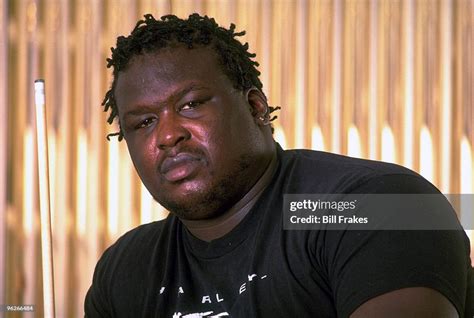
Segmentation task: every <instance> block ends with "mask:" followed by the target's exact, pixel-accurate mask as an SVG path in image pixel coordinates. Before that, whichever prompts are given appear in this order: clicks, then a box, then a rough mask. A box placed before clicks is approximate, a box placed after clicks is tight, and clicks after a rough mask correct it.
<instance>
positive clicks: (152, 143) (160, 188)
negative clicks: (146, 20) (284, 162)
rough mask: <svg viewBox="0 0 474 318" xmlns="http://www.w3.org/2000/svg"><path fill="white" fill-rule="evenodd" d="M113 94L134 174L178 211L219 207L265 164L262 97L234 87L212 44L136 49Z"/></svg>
mask: <svg viewBox="0 0 474 318" xmlns="http://www.w3.org/2000/svg"><path fill="white" fill-rule="evenodd" d="M115 98H116V102H117V106H118V110H119V118H120V124H121V128H122V130H123V132H124V138H125V140H126V142H127V146H128V149H129V152H130V155H131V158H132V161H133V163H134V165H135V168H136V169H137V171H138V174H139V175H140V178H141V179H142V181H143V183H144V184H145V186H146V187H147V189H148V190H149V191H150V193H151V194H152V195H153V197H154V198H155V199H156V200H157V201H158V202H159V203H161V204H162V205H163V206H164V207H166V208H167V209H168V210H170V211H172V212H174V213H176V214H177V215H178V216H179V217H182V218H185V219H194V220H195V219H206V218H210V217H214V216H217V215H219V214H220V213H222V212H224V211H225V210H227V209H228V208H230V207H231V206H232V205H233V204H235V203H236V202H237V201H238V200H239V199H240V198H241V197H242V196H243V195H245V193H246V192H247V191H248V190H249V189H250V188H251V187H252V185H253V184H254V183H255V182H256V181H257V180H258V178H259V177H260V175H261V174H262V173H263V171H264V170H265V165H266V163H268V161H267V159H268V149H269V148H268V147H269V146H268V145H269V138H268V133H267V131H266V130H268V129H269V127H268V126H262V125H261V124H260V122H259V120H258V119H257V117H258V116H259V115H262V114H263V112H265V107H266V101H265V98H264V96H263V94H262V93H260V92H259V91H258V90H256V89H253V90H250V91H245V92H242V91H240V90H237V89H235V88H234V87H233V85H232V83H231V81H230V80H229V79H228V78H227V76H226V75H225V74H224V73H223V72H222V68H221V66H220V65H219V63H218V60H217V57H216V55H215V53H214V51H213V50H212V48H209V47H200V48H194V49H187V48H185V47H177V48H176V47H175V48H173V49H161V50H159V51H158V52H157V53H147V54H144V55H140V56H137V57H134V58H133V59H132V61H131V62H130V65H129V66H128V67H127V69H126V70H125V71H123V72H121V73H120V74H119V77H118V80H117V85H116V87H115ZM264 136H266V137H264ZM270 140H271V137H270Z"/></svg>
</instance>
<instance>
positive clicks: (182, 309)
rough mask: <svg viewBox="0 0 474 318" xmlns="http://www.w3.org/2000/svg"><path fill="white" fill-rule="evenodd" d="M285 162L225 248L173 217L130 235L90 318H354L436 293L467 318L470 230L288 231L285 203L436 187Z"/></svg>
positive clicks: (108, 257)
mask: <svg viewBox="0 0 474 318" xmlns="http://www.w3.org/2000/svg"><path fill="white" fill-rule="evenodd" d="M278 159H279V165H278V168H277V171H276V173H275V175H274V177H273V179H272V181H271V183H270V185H269V186H268V187H267V188H266V189H265V191H264V193H263V194H262V196H261V197H260V198H259V200H258V201H257V203H256V204H255V206H254V207H253V208H252V210H251V211H250V212H249V214H248V215H247V216H246V217H245V218H244V220H242V222H241V223H240V224H239V225H238V226H237V227H236V228H234V229H233V230H232V231H231V232H230V233H228V234H227V235H225V236H224V237H222V238H219V239H217V240H214V241H212V242H209V243H207V242H204V241H201V240H199V239H197V238H195V237H194V236H192V234H190V233H189V232H188V230H187V229H186V228H185V227H184V226H183V224H182V223H181V222H180V220H179V219H178V218H176V217H175V216H173V215H169V216H168V218H166V219H165V220H163V221H159V222H153V223H150V224H145V225H142V226H139V227H137V228H135V229H134V230H132V231H130V232H128V233H127V234H125V235H124V236H122V237H121V238H120V239H119V240H118V241H117V242H116V243H115V244H114V245H112V246H111V247H110V248H108V249H107V250H106V251H105V252H104V254H103V256H102V257H101V259H100V260H99V262H98V264H97V267H96V269H95V273H94V278H93V283H92V286H91V288H90V289H89V292H88V294H87V296H86V301H85V313H86V316H87V317H173V318H175V317H176V318H178V317H182V318H184V317H188V318H190V317H228V316H230V317H348V316H349V315H350V314H351V313H352V312H353V311H354V310H355V309H356V308H357V307H359V306H360V305H361V304H363V303H364V302H365V301H367V300H369V299H371V298H373V297H376V296H378V295H381V294H384V293H387V292H390V291H393V290H397V289H401V288H406V287H428V288H432V289H435V290H437V291H438V292H440V293H441V294H443V295H444V296H445V297H446V298H447V299H448V300H449V301H450V302H451V303H452V304H453V305H454V306H455V307H456V309H457V310H458V312H459V313H462V314H460V316H461V317H463V316H464V315H465V316H466V317H469V318H470V317H471V315H472V313H470V311H469V310H470V309H469V310H468V308H467V307H469V306H467V305H466V303H469V304H471V303H472V300H471V299H472V293H471V294H470V290H471V287H469V288H468V285H470V286H472V273H471V272H472V270H471V265H470V259H469V253H470V251H469V240H468V239H467V236H466V235H465V233H464V232H463V231H462V230H459V231H409V230H406V231H401V230H400V231H387V230H385V231H382V230H378V231H373V230H372V231H371V230H350V231H342V230H326V231H325V230H284V229H283V225H282V222H283V221H282V218H283V213H282V205H283V195H284V194H291V193H438V191H437V190H436V188H435V187H434V186H432V185H431V184H430V183H429V182H427V181H426V180H424V179H423V178H422V177H420V176H419V175H417V174H416V173H414V172H412V171H410V170H408V169H405V168H403V167H400V166H397V165H392V164H387V163H382V162H375V161H368V160H360V159H354V158H349V157H344V156H339V155H335V154H330V153H324V152H316V151H309V150H290V151H283V150H281V148H279V149H278ZM451 212H452V211H447V212H446V213H447V215H449V214H450V213H451ZM447 217H448V218H449V217H451V216H450V215H449V216H447ZM453 217H454V214H453ZM468 282H469V283H468ZM468 291H469V292H468ZM467 299H469V300H467Z"/></svg>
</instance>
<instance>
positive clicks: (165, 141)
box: [157, 111, 191, 150]
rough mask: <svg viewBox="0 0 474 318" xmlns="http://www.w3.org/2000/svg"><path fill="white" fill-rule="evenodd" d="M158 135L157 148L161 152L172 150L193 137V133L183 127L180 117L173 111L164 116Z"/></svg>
mask: <svg viewBox="0 0 474 318" xmlns="http://www.w3.org/2000/svg"><path fill="white" fill-rule="evenodd" d="M157 134H158V137H157V146H158V148H159V149H160V150H165V149H169V148H172V147H174V146H176V145H177V144H179V143H180V142H181V141H184V140H188V139H189V138H190V137H191V133H190V132H189V130H188V129H187V128H186V127H184V126H183V122H182V120H181V119H180V118H179V115H178V114H176V113H175V112H173V111H169V112H168V111H167V112H164V113H163V114H162V116H161V118H160V122H159V124H158V131H157Z"/></svg>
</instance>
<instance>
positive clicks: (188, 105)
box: [180, 101, 202, 110]
mask: <svg viewBox="0 0 474 318" xmlns="http://www.w3.org/2000/svg"><path fill="white" fill-rule="evenodd" d="M201 104H202V102H197V101H191V102H189V103H186V104H184V105H183V106H182V107H181V108H180V110H191V109H194V108H196V107H198V106H199V105H201Z"/></svg>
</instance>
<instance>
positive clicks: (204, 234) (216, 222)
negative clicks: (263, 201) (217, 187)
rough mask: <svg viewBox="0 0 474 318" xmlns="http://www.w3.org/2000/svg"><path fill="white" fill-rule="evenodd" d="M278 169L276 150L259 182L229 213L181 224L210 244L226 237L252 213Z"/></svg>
mask: <svg viewBox="0 0 474 318" xmlns="http://www.w3.org/2000/svg"><path fill="white" fill-rule="evenodd" d="M276 167H277V156H276V150H275V152H274V153H273V155H272V158H271V160H270V162H269V163H268V165H267V168H266V169H265V171H264V172H263V174H262V176H261V177H260V178H259V179H258V180H257V182H256V183H255V184H254V185H253V187H252V188H251V189H250V190H249V191H248V192H247V194H245V195H244V196H243V197H242V199H240V200H239V201H238V202H237V203H236V204H235V205H233V206H232V207H231V208H230V209H229V210H228V211H227V212H225V213H223V214H222V215H220V216H218V217H216V218H213V219H209V220H183V219H181V222H183V224H184V225H185V226H186V228H187V229H188V230H189V232H191V234H192V235H194V236H195V237H197V238H198V239H200V240H203V241H206V242H210V241H212V240H215V239H218V238H220V237H222V236H224V235H226V234H227V233H229V232H230V231H231V230H232V229H233V228H235V227H236V226H237V225H238V224H239V223H240V221H242V220H243V219H244V217H245V216H246V215H247V214H248V213H249V212H250V210H251V209H252V207H253V206H254V204H255V202H257V200H258V199H259V198H260V196H261V195H262V193H263V190H265V188H266V187H267V186H268V184H269V183H270V180H271V179H272V177H273V174H274V172H275V170H276Z"/></svg>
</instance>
